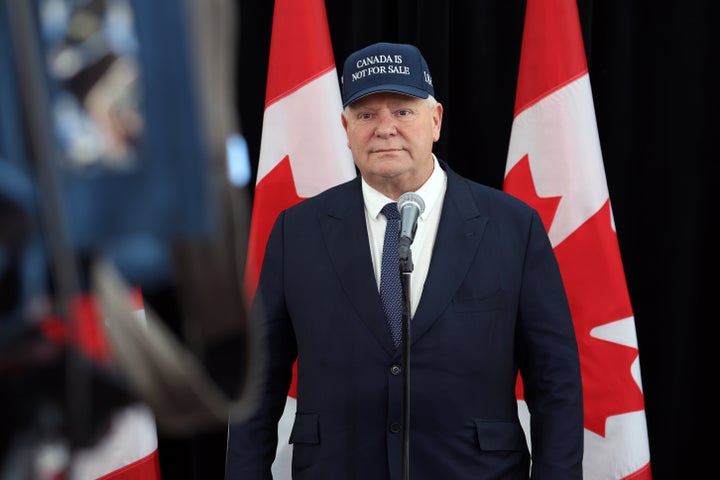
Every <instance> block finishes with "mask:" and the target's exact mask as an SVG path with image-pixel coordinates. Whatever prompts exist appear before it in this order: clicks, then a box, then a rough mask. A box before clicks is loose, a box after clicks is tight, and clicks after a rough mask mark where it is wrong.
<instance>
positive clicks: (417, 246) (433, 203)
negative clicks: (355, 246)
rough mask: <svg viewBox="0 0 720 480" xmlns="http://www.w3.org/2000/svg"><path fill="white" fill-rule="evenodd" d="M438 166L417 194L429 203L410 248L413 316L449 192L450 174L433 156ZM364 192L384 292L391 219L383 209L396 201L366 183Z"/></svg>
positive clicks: (375, 262)
mask: <svg viewBox="0 0 720 480" xmlns="http://www.w3.org/2000/svg"><path fill="white" fill-rule="evenodd" d="M433 158H434V161H435V166H434V168H433V173H432V175H430V178H428V180H427V182H425V183H424V184H423V186H422V187H420V188H419V189H418V190H417V191H415V193H416V194H418V195H420V197H421V198H422V199H423V201H424V202H425V210H423V212H422V213H421V214H420V217H419V218H418V222H417V230H416V232H415V239H414V240H413V243H412V245H411V247H410V251H411V252H412V263H413V266H414V269H413V271H412V273H411V274H410V303H411V305H410V315H411V316H414V315H415V310H416V309H417V306H418V303H419V302H420V296H421V295H422V291H423V286H424V285H425V279H426V278H427V274H428V269H429V268H430V258H431V256H432V249H433V245H435V235H436V234H437V229H438V224H439V223H440V212H441V211H442V204H443V199H444V198H445V189H446V188H447V175H446V173H445V171H444V170H443V169H442V168H440V164H439V163H438V160H437V158H436V157H435V155H433ZM362 192H363V198H364V202H365V220H366V223H367V227H368V239H369V241H370V253H371V255H372V262H373V267H374V268H375V280H376V281H377V286H378V291H380V270H381V265H380V263H381V260H382V251H383V241H384V239H385V225H386V224H387V220H386V219H385V216H384V215H382V214H381V213H380V210H382V208H383V207H384V206H385V205H386V204H387V203H389V202H393V201H394V200H393V199H391V198H388V197H386V196H385V195H383V194H382V193H380V192H378V191H377V190H375V189H374V188H372V187H371V186H370V185H368V184H367V182H366V181H365V179H363V180H362Z"/></svg>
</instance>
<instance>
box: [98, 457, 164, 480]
mask: <svg viewBox="0 0 720 480" xmlns="http://www.w3.org/2000/svg"><path fill="white" fill-rule="evenodd" d="M159 478H161V477H160V456H159V455H158V451H157V450H155V451H153V452H152V453H150V454H149V455H147V456H145V457H143V458H141V459H139V460H137V461H135V462H132V463H129V464H127V465H125V466H124V467H122V468H119V469H117V470H115V471H113V472H110V473H108V474H107V475H103V476H102V477H98V479H97V480H157V479H159Z"/></svg>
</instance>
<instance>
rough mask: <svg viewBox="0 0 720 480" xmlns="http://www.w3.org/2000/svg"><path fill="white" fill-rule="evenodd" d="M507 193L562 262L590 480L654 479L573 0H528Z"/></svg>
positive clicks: (637, 365)
mask: <svg viewBox="0 0 720 480" xmlns="http://www.w3.org/2000/svg"><path fill="white" fill-rule="evenodd" d="M503 189H504V190H505V191H507V192H509V193H511V194H513V195H515V196H517V197H518V198H520V199H522V200H524V201H525V202H527V203H528V204H530V205H532V206H533V207H535V209H537V211H538V212H539V213H540V216H541V218H542V220H543V223H544V225H545V228H546V230H547V231H548V234H549V236H550V240H551V242H552V244H553V248H554V251H555V255H556V257H557V259H558V262H559V264H560V270H561V272H562V277H563V281H564V283H565V288H566V290H567V294H568V299H569V302H570V309H571V313H572V316H573V322H574V325H575V332H576V335H577V339H578V346H579V349H580V362H581V368H582V379H583V398H584V406H585V455H584V460H583V470H584V478H586V479H633V480H649V479H650V478H651V472H650V453H649V448H648V437H647V425H646V421H645V402H644V396H643V392H642V384H641V379H640V357H639V353H638V347H637V338H636V332H635V319H634V316H633V310H632V306H631V303H630V297H629V294H628V290H627V285H626V282H625V273H624V270H623V265H622V259H621V257H620V249H619V246H618V240H617V232H616V230H615V223H614V220H613V214H612V208H611V204H610V198H609V194H608V188H607V181H606V178H605V171H604V168H603V159H602V154H601V150H600V141H599V137H598V133H597V125H596V120H595V108H594V104H593V98H592V91H591V89H590V77H589V74H588V68H587V59H586V57H585V47H584V45H583V39H582V31H581V27H580V21H579V16H578V10H577V4H576V2H575V0H527V7H526V13H525V26H524V31H523V40H522V50H521V54H520V69H519V73H518V83H517V94H516V98H515V111H514V120H513V125H512V132H511V135H510V145H509V150H508V157H507V165H506V169H505V180H504V186H503ZM518 385H519V388H518V399H519V405H520V411H521V415H522V416H523V418H524V422H525V423H524V425H525V426H527V409H526V407H525V405H524V401H523V400H522V389H521V387H522V385H521V383H520V382H519V384H518Z"/></svg>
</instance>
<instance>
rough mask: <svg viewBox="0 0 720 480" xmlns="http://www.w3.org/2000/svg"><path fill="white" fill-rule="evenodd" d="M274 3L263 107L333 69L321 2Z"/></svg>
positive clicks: (322, 3)
mask: <svg viewBox="0 0 720 480" xmlns="http://www.w3.org/2000/svg"><path fill="white" fill-rule="evenodd" d="M278 4H280V5H278ZM275 5H276V6H275V12H274V15H273V26H272V43H271V44H270V61H269V63H268V81H267V89H266V91H265V108H267V107H268V106H269V105H271V104H272V103H274V102H276V101H277V100H279V99H280V98H283V97H285V96H287V95H289V94H290V93H292V92H293V91H295V90H297V89H298V88H300V87H301V86H303V85H305V84H307V83H308V82H310V81H311V80H313V79H314V78H317V77H318V76H320V75H322V74H323V73H327V72H328V71H330V70H332V69H334V68H335V58H334V56H333V52H332V45H331V43H330V42H329V39H330V30H329V27H328V23H327V15H326V13H325V4H324V2H318V1H302V0H291V1H276V2H275Z"/></svg>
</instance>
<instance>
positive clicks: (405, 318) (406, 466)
mask: <svg viewBox="0 0 720 480" xmlns="http://www.w3.org/2000/svg"><path fill="white" fill-rule="evenodd" d="M402 240H403V239H401V241H400V247H399V256H400V283H401V285H402V342H401V343H402V365H403V370H402V390H403V392H402V404H401V413H402V426H403V427H402V477H401V478H402V480H409V478H410V318H411V315H410V312H411V310H410V305H411V303H410V274H411V273H412V271H413V262H412V252H411V251H410V245H409V244H408V245H407V246H405V245H403V241H402Z"/></svg>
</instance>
